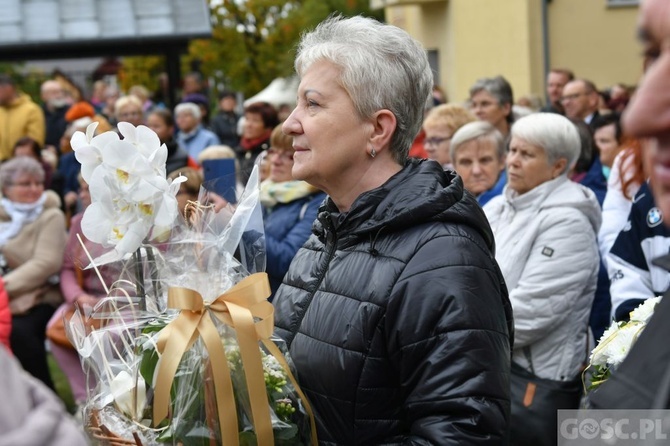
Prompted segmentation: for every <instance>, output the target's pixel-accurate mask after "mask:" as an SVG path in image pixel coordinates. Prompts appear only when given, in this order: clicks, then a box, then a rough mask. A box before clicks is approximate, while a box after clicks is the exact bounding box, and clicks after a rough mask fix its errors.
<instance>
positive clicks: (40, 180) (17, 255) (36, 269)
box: [0, 157, 66, 389]
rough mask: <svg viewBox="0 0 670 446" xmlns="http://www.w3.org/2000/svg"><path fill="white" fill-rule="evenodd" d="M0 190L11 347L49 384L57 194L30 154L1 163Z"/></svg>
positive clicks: (61, 234)
mask: <svg viewBox="0 0 670 446" xmlns="http://www.w3.org/2000/svg"><path fill="white" fill-rule="evenodd" d="M0 189H1V190H2V196H3V198H2V200H1V202H0V254H1V255H0V260H2V263H3V267H2V279H3V281H4V283H5V289H6V290H7V293H8V294H9V301H10V308H11V313H12V331H11V336H10V342H11V346H12V351H13V352H14V354H15V355H16V357H17V359H18V360H19V362H21V365H22V366H23V368H24V369H25V370H26V371H28V372H29V373H31V374H32V375H33V376H35V377H36V378H38V379H39V380H41V381H42V382H44V383H45V384H46V385H47V386H49V387H50V388H51V389H53V383H52V381H51V377H50V376H49V368H48V366H47V358H46V350H45V348H44V340H45V332H46V326H47V322H48V321H49V318H51V316H52V315H53V313H54V311H55V310H56V305H57V304H59V303H60V301H61V300H62V298H61V295H60V291H59V289H58V281H57V278H58V273H59V272H60V268H61V265H62V263H63V251H64V249H65V239H66V235H65V216H64V215H63V212H62V211H61V210H60V199H59V198H58V195H56V193H55V192H53V191H45V190H44V170H43V169H42V166H41V165H40V163H39V162H38V161H36V160H34V159H32V158H28V157H18V158H14V159H12V160H10V161H7V162H6V163H4V164H2V166H0ZM54 279H55V280H54Z"/></svg>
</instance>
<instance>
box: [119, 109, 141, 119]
mask: <svg viewBox="0 0 670 446" xmlns="http://www.w3.org/2000/svg"><path fill="white" fill-rule="evenodd" d="M140 116H142V112H139V111H131V112H123V113H119V117H120V118H138V117H140Z"/></svg>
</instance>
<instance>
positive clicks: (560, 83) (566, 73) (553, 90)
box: [540, 68, 575, 115]
mask: <svg viewBox="0 0 670 446" xmlns="http://www.w3.org/2000/svg"><path fill="white" fill-rule="evenodd" d="M574 78H575V75H574V74H572V71H570V70H566V69H563V68H554V69H552V70H551V71H550V72H549V74H547V105H545V106H544V107H542V109H541V110H540V111H542V112H546V113H558V114H559V115H564V114H565V110H564V109H563V105H562V104H561V98H562V97H563V88H564V87H565V85H566V84H567V83H568V82H570V81H571V80H573V79H574Z"/></svg>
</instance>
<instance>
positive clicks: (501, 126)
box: [470, 76, 514, 140]
mask: <svg viewBox="0 0 670 446" xmlns="http://www.w3.org/2000/svg"><path fill="white" fill-rule="evenodd" d="M513 106H514V94H513V93H512V86H511V85H510V83H509V82H508V81H507V79H505V78H504V77H502V76H496V77H491V78H482V79H478V80H477V81H476V82H475V83H474V85H473V86H472V87H470V108H471V110H472V112H473V113H474V114H475V116H476V117H477V119H479V120H480V121H487V122H489V123H491V124H492V125H493V126H494V127H495V128H497V129H498V131H500V133H502V135H503V136H504V137H505V139H506V140H507V139H508V135H509V130H510V127H511V126H512V123H514V114H513V113H512V107H513Z"/></svg>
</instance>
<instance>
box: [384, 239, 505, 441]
mask: <svg viewBox="0 0 670 446" xmlns="http://www.w3.org/2000/svg"><path fill="white" fill-rule="evenodd" d="M511 326H512V316H511V309H510V305H509V300H508V298H507V292H506V289H505V285H504V281H503V279H502V277H501V275H500V274H499V271H498V269H497V266H496V265H495V263H494V261H493V260H492V259H491V257H490V254H489V253H488V252H486V251H485V249H484V248H482V247H481V246H480V245H478V244H475V243H473V242H472V239H471V238H470V237H469V236H467V235H463V234H461V235H452V236H443V237H437V238H433V239H431V240H429V241H427V242H426V243H425V244H424V245H423V246H422V247H420V248H419V250H418V251H417V252H416V254H415V255H414V257H413V259H412V260H411V261H410V262H409V263H408V264H407V266H406V268H405V270H404V272H403V273H402V275H401V277H400V279H399V281H398V282H397V283H396V286H395V287H394V289H393V291H392V295H391V300H390V303H389V307H388V310H387V314H386V321H385V327H386V336H387V339H388V348H389V353H390V355H391V361H392V363H393V364H394V365H395V367H396V368H397V373H398V376H399V379H400V384H401V388H402V392H403V398H402V399H403V400H404V401H406V407H405V410H406V413H407V418H406V419H407V420H408V423H410V432H411V434H410V435H409V436H408V437H407V438H405V439H404V443H405V444H416V445H419V444H420V445H427V444H431V445H444V444H458V445H475V444H476V445H482V444H491V445H500V444H505V443H506V442H505V436H506V430H507V424H508V420H509V370H510V355H511V354H510V330H512V328H510V327H511Z"/></svg>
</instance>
